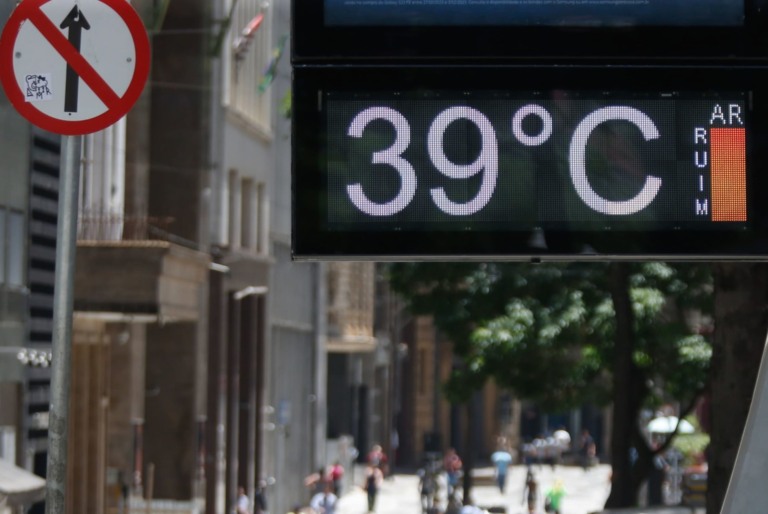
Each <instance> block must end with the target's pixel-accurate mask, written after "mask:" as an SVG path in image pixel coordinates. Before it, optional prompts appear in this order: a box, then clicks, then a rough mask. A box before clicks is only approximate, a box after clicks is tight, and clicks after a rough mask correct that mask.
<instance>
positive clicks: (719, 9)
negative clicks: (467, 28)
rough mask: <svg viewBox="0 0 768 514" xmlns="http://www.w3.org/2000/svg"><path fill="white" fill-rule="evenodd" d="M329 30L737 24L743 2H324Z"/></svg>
mask: <svg viewBox="0 0 768 514" xmlns="http://www.w3.org/2000/svg"><path fill="white" fill-rule="evenodd" d="M324 6H325V10H324V13H323V14H324V19H325V24H326V25H327V26H377V25H379V26H383V25H387V26H441V25H448V26H461V25H478V26H480V25H486V26H491V25H505V26H519V25H556V26H593V27H595V26H602V25H608V26H610V25H619V26H628V25H635V26H642V25H645V26H654V25H655V26H660V25H675V26H685V25H693V26H721V25H732V26H738V25H741V24H743V23H744V2H743V0H736V1H734V0H699V1H697V2H696V8H695V9H691V2H690V0H325V2H324Z"/></svg>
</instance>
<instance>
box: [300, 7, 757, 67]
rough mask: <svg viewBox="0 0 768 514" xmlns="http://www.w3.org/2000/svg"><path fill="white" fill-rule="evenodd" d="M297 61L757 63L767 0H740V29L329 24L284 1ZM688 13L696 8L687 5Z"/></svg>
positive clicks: (311, 10)
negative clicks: (741, 8) (741, 20)
mask: <svg viewBox="0 0 768 514" xmlns="http://www.w3.org/2000/svg"><path fill="white" fill-rule="evenodd" d="M292 1H293V4H292V7H293V12H292V24H293V25H292V31H291V32H292V35H293V39H292V47H291V48H292V59H293V62H294V63H296V64H299V63H312V62H316V63H320V62H322V63H345V62H346V63H353V62H357V63H368V64H371V63H386V62H401V63H404V62H409V61H410V62H417V61H432V62H435V61H439V60H443V61H446V62H451V63H461V62H462V61H464V62H465V63H469V62H473V63H476V64H477V63H479V61H500V60H502V61H506V62H511V61H517V62H520V63H534V62H535V63H539V64H541V63H546V62H564V61H568V62H574V61H579V62H581V63H584V64H588V63H610V62H614V63H623V64H632V63H633V62H637V61H645V62H656V63H671V62H672V63H674V62H679V61H688V62H698V63H702V64H713V63H715V62H721V63H726V62H734V61H735V62H738V63H740V64H743V63H746V62H765V61H766V60H768V0H743V1H744V22H743V24H742V25H740V26H672V25H674V24H671V25H670V26H663V25H660V26H582V27H579V26H544V25H527V26H517V25H516V26H494V25H484V26H455V25H453V26H405V25H403V26H329V25H327V24H326V23H325V16H324V1H323V0H292ZM692 8H693V9H695V8H696V7H692Z"/></svg>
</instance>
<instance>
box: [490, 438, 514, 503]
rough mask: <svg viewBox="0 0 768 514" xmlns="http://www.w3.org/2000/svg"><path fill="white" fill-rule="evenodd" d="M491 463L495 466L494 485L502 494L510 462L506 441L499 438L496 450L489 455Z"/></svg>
mask: <svg viewBox="0 0 768 514" xmlns="http://www.w3.org/2000/svg"><path fill="white" fill-rule="evenodd" d="M491 461H492V462H493V464H494V465H495V466H496V469H495V471H496V484H497V485H498V486H499V491H500V492H501V494H504V488H505V486H506V484H507V469H508V468H509V464H510V463H511V462H512V454H511V453H509V451H508V450H507V444H506V439H504V438H499V442H498V449H497V450H496V451H495V452H493V453H492V454H491Z"/></svg>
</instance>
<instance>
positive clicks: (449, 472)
mask: <svg viewBox="0 0 768 514" xmlns="http://www.w3.org/2000/svg"><path fill="white" fill-rule="evenodd" d="M462 466H463V464H462V462H461V458H460V457H459V454H458V453H456V450H455V449H454V448H448V451H446V452H445V456H444V457H443V469H444V470H445V474H446V477H447V480H448V497H449V498H450V497H451V496H453V493H454V490H455V489H456V486H457V485H458V484H459V472H460V471H461V468H462Z"/></svg>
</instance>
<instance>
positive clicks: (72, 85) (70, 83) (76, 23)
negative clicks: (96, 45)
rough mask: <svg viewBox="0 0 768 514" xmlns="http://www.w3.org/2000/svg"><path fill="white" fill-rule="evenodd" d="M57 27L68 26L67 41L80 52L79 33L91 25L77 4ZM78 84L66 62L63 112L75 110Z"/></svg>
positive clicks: (77, 77) (73, 71) (78, 78)
mask: <svg viewBox="0 0 768 514" xmlns="http://www.w3.org/2000/svg"><path fill="white" fill-rule="evenodd" d="M59 28H62V29H66V28H69V42H70V43H72V46H74V47H75V50H77V51H78V52H80V35H81V34H82V31H83V29H85V30H88V29H90V28H91V25H90V24H89V23H88V20H86V19H85V16H83V13H82V11H80V9H79V8H78V7H77V6H74V7H73V8H72V10H71V11H69V14H67V17H66V18H64V21H62V22H61V25H59ZM79 86H80V77H79V76H78V75H77V73H76V72H75V70H73V69H72V66H70V65H69V64H67V82H66V85H65V87H64V112H77V93H78V91H77V90H78V87H79Z"/></svg>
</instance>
